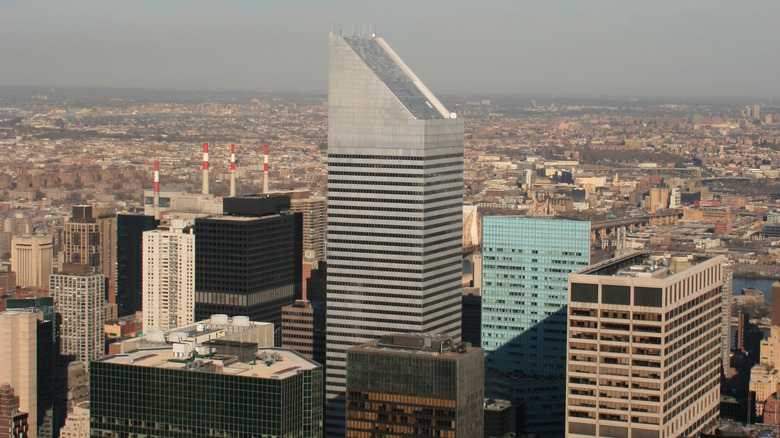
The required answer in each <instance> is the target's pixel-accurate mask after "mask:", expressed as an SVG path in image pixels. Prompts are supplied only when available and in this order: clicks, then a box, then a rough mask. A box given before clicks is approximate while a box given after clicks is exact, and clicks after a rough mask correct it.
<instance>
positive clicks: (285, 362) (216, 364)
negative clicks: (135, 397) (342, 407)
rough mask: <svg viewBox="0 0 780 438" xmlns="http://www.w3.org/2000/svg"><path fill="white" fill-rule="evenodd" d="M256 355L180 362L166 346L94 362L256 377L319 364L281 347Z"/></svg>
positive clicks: (270, 376) (283, 375)
mask: <svg viewBox="0 0 780 438" xmlns="http://www.w3.org/2000/svg"><path fill="white" fill-rule="evenodd" d="M255 357H256V358H257V360H255V361H252V362H248V363H243V362H237V361H235V357H234V356H221V355H212V356H208V357H196V358H194V359H191V360H186V361H183V360H177V359H175V358H174V353H173V348H171V347H168V348H159V349H148V350H138V351H134V352H132V353H128V354H117V355H114V356H108V357H105V358H102V359H97V362H103V363H111V364H118V365H132V366H138V367H147V368H161V369H167V370H180V371H191V372H210V373H214V374H223V375H231V376H243V377H254V378H258V379H285V378H287V377H291V376H294V375H295V374H297V373H298V371H305V370H313V369H315V368H317V367H320V365H319V364H317V363H316V362H313V361H311V360H309V359H307V358H305V357H304V356H301V355H300V354H298V353H296V352H295V351H292V350H284V349H280V348H261V349H259V350H257V352H256V353H255Z"/></svg>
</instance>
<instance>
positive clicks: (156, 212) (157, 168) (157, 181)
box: [153, 158, 160, 220]
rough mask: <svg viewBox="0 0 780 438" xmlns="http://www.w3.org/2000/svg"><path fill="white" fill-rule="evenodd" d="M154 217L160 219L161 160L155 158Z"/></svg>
mask: <svg viewBox="0 0 780 438" xmlns="http://www.w3.org/2000/svg"><path fill="white" fill-rule="evenodd" d="M153 202H154V204H153V205H154V218H155V219H158V220H159V219H160V161H159V160H157V159H156V158H155V160H154V201H153Z"/></svg>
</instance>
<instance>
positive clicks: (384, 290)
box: [326, 34, 463, 436]
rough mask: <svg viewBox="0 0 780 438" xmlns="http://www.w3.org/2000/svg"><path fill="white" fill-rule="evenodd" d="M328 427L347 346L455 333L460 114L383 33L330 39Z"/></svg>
mask: <svg viewBox="0 0 780 438" xmlns="http://www.w3.org/2000/svg"><path fill="white" fill-rule="evenodd" d="M328 71H329V79H328V81H329V82H328V215H327V216H328V227H327V233H328V241H327V259H328V300H327V301H328V302H327V324H328V328H327V343H328V351H327V377H326V396H327V399H328V407H327V410H328V412H327V415H326V417H327V418H326V426H327V434H328V435H332V436H344V395H345V387H346V383H347V382H346V371H347V364H346V361H347V350H348V349H349V348H350V347H353V346H356V345H360V344H363V343H365V342H369V341H372V340H375V339H379V338H380V337H381V336H382V335H385V334H388V333H398V332H402V333H415V332H423V333H440V334H446V335H450V336H452V338H453V339H455V340H460V313H461V258H462V256H461V252H462V247H461V234H462V209H463V122H462V121H461V120H460V119H457V118H456V117H455V115H454V114H450V113H449V112H448V111H447V110H446V109H445V108H444V106H443V105H442V104H441V103H440V102H439V101H438V99H436V97H435V96H434V95H433V94H432V93H431V92H430V91H429V90H428V89H427V88H426V87H425V85H423V84H422V82H420V80H419V79H418V78H417V77H416V76H415V75H414V73H412V71H411V70H410V69H409V67H407V66H406V64H404V62H403V61H402V60H401V59H400V58H399V57H398V55H396V54H395V52H394V51H393V50H392V49H391V48H390V47H389V46H388V45H387V43H385V41H384V40H383V39H381V38H378V37H375V36H368V37H342V36H341V35H335V34H331V35H330V38H329V67H328Z"/></svg>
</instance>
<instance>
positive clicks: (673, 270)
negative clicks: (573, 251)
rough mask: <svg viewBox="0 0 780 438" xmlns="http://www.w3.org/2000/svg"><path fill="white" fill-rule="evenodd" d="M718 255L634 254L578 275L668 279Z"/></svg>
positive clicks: (603, 263) (592, 267) (601, 264)
mask: <svg viewBox="0 0 780 438" xmlns="http://www.w3.org/2000/svg"><path fill="white" fill-rule="evenodd" d="M715 257H718V255H716V254H715V255H706V254H697V253H668V252H666V253H664V252H649V251H644V252H634V253H631V254H627V255H625V256H622V257H617V258H614V259H611V260H607V261H605V262H601V263H598V264H595V265H592V266H589V267H587V268H585V269H583V270H581V271H579V272H576V274H580V275H598V276H606V277H629V278H631V277H633V278H639V277H644V278H660V279H663V278H666V277H669V276H672V275H676V274H678V273H681V272H684V271H686V270H688V269H690V268H692V267H694V266H696V265H698V264H700V263H703V262H705V261H708V260H711V259H713V258H715Z"/></svg>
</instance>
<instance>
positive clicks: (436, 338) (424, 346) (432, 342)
mask: <svg viewBox="0 0 780 438" xmlns="http://www.w3.org/2000/svg"><path fill="white" fill-rule="evenodd" d="M477 350H479V351H481V350H482V349H481V348H478V347H472V346H471V345H470V344H467V343H460V344H455V343H453V342H452V338H451V337H449V336H447V335H439V334H421V333H415V334H394V335H385V336H382V338H381V339H377V340H374V341H370V342H367V343H365V344H362V345H358V346H356V347H353V348H351V349H350V351H371V352H376V353H383V354H396V355H405V356H437V357H441V358H442V359H457V358H459V357H461V356H464V355H466V354H469V353H472V352H474V351H477Z"/></svg>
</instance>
